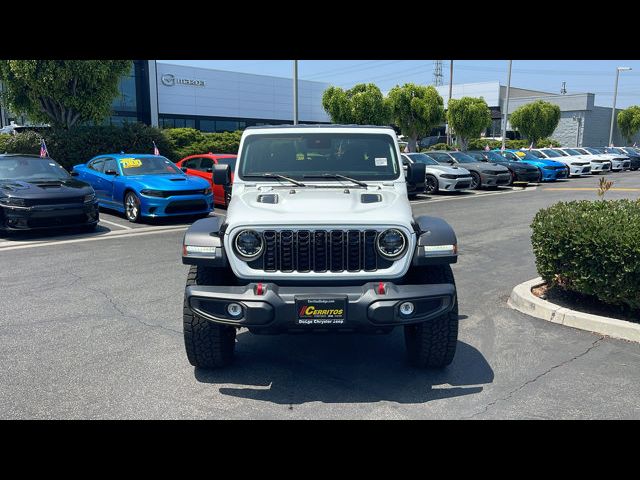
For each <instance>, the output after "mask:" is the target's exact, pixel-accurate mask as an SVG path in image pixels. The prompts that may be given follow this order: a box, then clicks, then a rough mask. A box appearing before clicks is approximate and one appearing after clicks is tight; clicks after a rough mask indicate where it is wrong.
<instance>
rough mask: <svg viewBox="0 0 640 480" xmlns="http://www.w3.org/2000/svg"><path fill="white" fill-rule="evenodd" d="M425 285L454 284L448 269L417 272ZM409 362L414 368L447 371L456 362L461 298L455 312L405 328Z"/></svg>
mask: <svg viewBox="0 0 640 480" xmlns="http://www.w3.org/2000/svg"><path fill="white" fill-rule="evenodd" d="M417 277H418V278H417V280H418V281H421V282H422V284H433V283H453V284H454V285H455V280H454V278H453V272H452V271H451V267H450V266H449V265H433V266H430V267H422V268H420V270H419V271H418V272H417ZM404 341H405V345H406V347H407V354H408V356H409V362H410V363H411V364H412V365H413V366H415V367H431V368H442V367H446V366H447V365H449V364H450V363H451V362H452V361H453V357H454V356H455V353H456V346H457V343H458V296H457V295H456V298H455V300H454V304H453V309H452V310H451V311H450V312H449V313H446V314H444V315H441V316H439V317H437V318H434V319H433V320H429V321H427V322H423V323H419V324H417V325H407V326H405V327H404Z"/></svg>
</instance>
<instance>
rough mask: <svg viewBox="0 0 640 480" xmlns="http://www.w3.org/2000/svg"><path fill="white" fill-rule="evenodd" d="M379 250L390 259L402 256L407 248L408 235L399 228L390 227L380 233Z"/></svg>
mask: <svg viewBox="0 0 640 480" xmlns="http://www.w3.org/2000/svg"><path fill="white" fill-rule="evenodd" d="M376 247H377V248H378V252H379V253H380V255H382V256H383V257H384V258H386V259H388V260H395V259H397V258H400V257H401V256H402V255H403V254H404V253H405V252H406V250H407V237H406V236H405V234H404V233H402V232H401V231H400V230H398V229H397V228H390V229H388V230H385V231H384V232H382V233H380V234H379V235H378V238H377V240H376Z"/></svg>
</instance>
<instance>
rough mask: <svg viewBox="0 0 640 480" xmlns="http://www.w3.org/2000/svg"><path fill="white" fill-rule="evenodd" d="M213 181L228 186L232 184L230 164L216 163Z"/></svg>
mask: <svg viewBox="0 0 640 480" xmlns="http://www.w3.org/2000/svg"><path fill="white" fill-rule="evenodd" d="M213 183H215V184H216V185H223V186H227V185H230V184H231V171H230V169H229V165H216V166H215V168H214V169H213Z"/></svg>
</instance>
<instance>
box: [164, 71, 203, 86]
mask: <svg viewBox="0 0 640 480" xmlns="http://www.w3.org/2000/svg"><path fill="white" fill-rule="evenodd" d="M160 81H161V82H162V84H163V85H166V86H167V87H173V86H174V85H186V86H189V87H204V86H206V85H207V82H205V81H204V80H198V79H194V78H183V77H176V76H175V75H174V74H172V73H165V74H164V75H162V77H160Z"/></svg>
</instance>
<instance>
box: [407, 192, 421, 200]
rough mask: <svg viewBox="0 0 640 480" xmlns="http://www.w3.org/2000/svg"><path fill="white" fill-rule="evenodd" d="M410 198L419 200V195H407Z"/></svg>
mask: <svg viewBox="0 0 640 480" xmlns="http://www.w3.org/2000/svg"><path fill="white" fill-rule="evenodd" d="M407 196H408V197H409V200H415V199H417V198H418V194H417V193H410V194H408V195H407Z"/></svg>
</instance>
